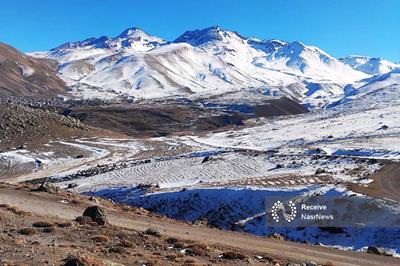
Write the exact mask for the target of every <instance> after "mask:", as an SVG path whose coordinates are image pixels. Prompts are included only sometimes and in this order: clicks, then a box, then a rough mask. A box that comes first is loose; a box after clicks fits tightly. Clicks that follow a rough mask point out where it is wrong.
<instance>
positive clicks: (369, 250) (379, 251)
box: [367, 246, 387, 255]
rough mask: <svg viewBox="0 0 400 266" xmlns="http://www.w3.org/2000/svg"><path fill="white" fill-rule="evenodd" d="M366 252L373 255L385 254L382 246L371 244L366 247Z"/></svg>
mask: <svg viewBox="0 0 400 266" xmlns="http://www.w3.org/2000/svg"><path fill="white" fill-rule="evenodd" d="M367 253H370V254H375V255H387V253H386V251H385V250H384V249H383V248H378V247H372V246H370V247H368V248H367Z"/></svg>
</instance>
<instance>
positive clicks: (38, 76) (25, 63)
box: [0, 43, 66, 98]
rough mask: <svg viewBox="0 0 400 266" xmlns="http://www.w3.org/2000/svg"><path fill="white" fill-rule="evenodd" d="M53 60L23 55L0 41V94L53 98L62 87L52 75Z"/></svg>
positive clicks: (60, 81)
mask: <svg viewBox="0 0 400 266" xmlns="http://www.w3.org/2000/svg"><path fill="white" fill-rule="evenodd" d="M56 72H57V62H55V61H53V60H48V59H36V58H33V57H30V56H27V55H25V54H23V53H21V52H19V51H18V50H16V49H14V48H13V47H11V46H8V45H6V44H4V43H0V97H2V98H4V97H10V96H12V97H22V98H53V97H57V96H58V95H63V94H65V92H66V86H65V83H64V81H62V80H61V79H60V78H59V77H57V75H56Z"/></svg>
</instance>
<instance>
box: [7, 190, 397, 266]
mask: <svg viewBox="0 0 400 266" xmlns="http://www.w3.org/2000/svg"><path fill="white" fill-rule="evenodd" d="M61 199H63V197H61V196H58V195H52V194H47V193H39V192H29V191H27V190H25V189H19V190H16V189H14V188H10V187H8V186H4V187H0V203H1V204H9V205H11V206H16V207H18V208H20V209H22V210H24V211H28V212H31V213H35V214H37V215H41V216H49V217H57V218H62V219H69V220H71V219H74V218H76V217H77V216H79V215H81V214H82V213H83V210H84V209H85V207H86V206H88V204H89V202H82V203H78V204H65V203H62V202H60V200H61ZM106 209H107V212H108V213H109V221H110V223H111V224H113V225H115V226H119V227H123V228H130V229H134V230H138V231H144V230H146V229H148V228H150V227H152V228H156V229H158V230H159V231H160V232H161V233H162V234H163V235H166V236H171V237H179V238H183V239H190V240H196V241H202V242H206V243H209V244H213V245H223V246H230V247H234V248H240V249H243V250H246V251H251V252H260V254H269V255H271V256H275V257H279V258H282V259H287V260H290V261H297V262H304V261H315V262H317V263H319V264H328V263H333V264H334V265H344V266H346V265H347V266H350V265H363V266H375V265H376V266H382V265H400V259H397V258H392V257H385V256H376V255H371V254H366V253H356V252H350V251H341V250H336V249H331V248H326V247H320V246H310V245H306V244H299V243H293V242H288V241H279V240H274V239H266V238H262V237H256V236H253V235H249V234H243V233H237V232H230V231H221V230H216V229H210V228H202V227H195V226H192V225H189V224H185V223H179V222H174V221H172V220H169V219H164V218H157V217H147V216H144V215H138V214H134V213H131V212H125V211H121V210H120V209H116V208H111V207H106Z"/></svg>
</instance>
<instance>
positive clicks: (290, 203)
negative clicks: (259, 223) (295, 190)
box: [265, 196, 400, 228]
mask: <svg viewBox="0 0 400 266" xmlns="http://www.w3.org/2000/svg"><path fill="white" fill-rule="evenodd" d="M265 209H266V223H267V226H269V227H398V228H400V216H399V211H400V208H399V204H398V203H390V202H389V203H388V202H387V201H381V200H375V199H371V198H367V197H351V196H340V197H336V196H335V197H334V196H297V197H276V196H274V197H267V198H266V199H265Z"/></svg>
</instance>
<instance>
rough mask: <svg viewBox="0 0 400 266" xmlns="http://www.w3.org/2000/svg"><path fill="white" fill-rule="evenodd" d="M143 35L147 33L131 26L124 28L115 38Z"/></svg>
mask: <svg viewBox="0 0 400 266" xmlns="http://www.w3.org/2000/svg"><path fill="white" fill-rule="evenodd" d="M143 35H148V34H147V33H146V32H144V31H143V30H142V29H140V28H137V27H132V28H128V29H126V30H124V31H123V32H122V33H121V34H120V35H118V36H117V38H129V37H138V36H143Z"/></svg>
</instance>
